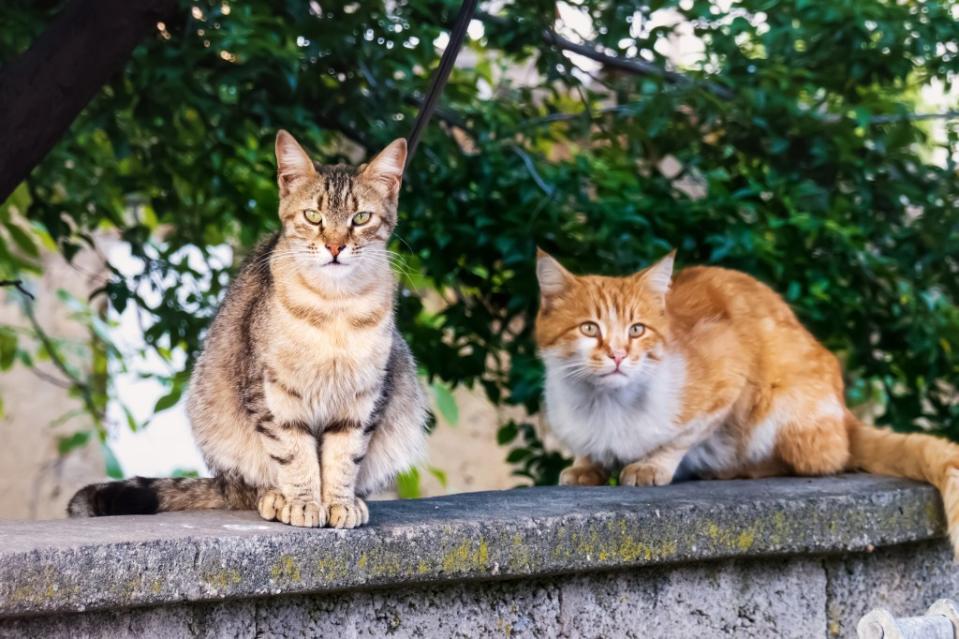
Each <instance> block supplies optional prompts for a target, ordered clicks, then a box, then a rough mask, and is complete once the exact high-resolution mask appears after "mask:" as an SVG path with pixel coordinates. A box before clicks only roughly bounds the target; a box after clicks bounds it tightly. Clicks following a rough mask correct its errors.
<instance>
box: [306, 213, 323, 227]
mask: <svg viewBox="0 0 959 639" xmlns="http://www.w3.org/2000/svg"><path fill="white" fill-rule="evenodd" d="M303 217H305V218H306V221H307V222H309V223H310V224H319V223H320V222H322V221H323V214H322V213H320V212H319V211H317V210H316V209H306V210H304V211H303Z"/></svg>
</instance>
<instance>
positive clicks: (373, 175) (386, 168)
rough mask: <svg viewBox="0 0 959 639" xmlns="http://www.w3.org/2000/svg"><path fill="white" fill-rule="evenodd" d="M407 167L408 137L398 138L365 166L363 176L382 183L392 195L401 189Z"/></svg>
mask: <svg viewBox="0 0 959 639" xmlns="http://www.w3.org/2000/svg"><path fill="white" fill-rule="evenodd" d="M405 167H406V139H405V138H397V139H396V140H393V141H392V142H390V143H389V144H388V145H387V146H386V148H385V149H383V150H382V151H380V152H379V153H377V154H376V157H375V158H373V159H372V160H370V162H369V164H367V165H366V166H365V167H363V176H364V177H366V178H367V179H369V180H372V181H373V182H375V183H378V184H380V185H382V186H383V187H384V188H385V189H386V192H387V193H388V194H389V195H390V196H391V197H392V196H395V195H396V194H397V193H399V191H400V185H401V184H402V183H403V169H404V168H405Z"/></svg>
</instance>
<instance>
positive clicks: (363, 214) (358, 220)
mask: <svg viewBox="0 0 959 639" xmlns="http://www.w3.org/2000/svg"><path fill="white" fill-rule="evenodd" d="M371 217H373V214H372V213H370V212H369V211H360V212H359V213H357V214H356V215H354V216H353V226H363V225H364V224H366V223H367V222H369V221H370V218H371Z"/></svg>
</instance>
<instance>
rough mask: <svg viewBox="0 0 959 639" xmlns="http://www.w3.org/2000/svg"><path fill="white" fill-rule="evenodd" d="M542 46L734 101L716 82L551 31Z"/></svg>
mask: <svg viewBox="0 0 959 639" xmlns="http://www.w3.org/2000/svg"><path fill="white" fill-rule="evenodd" d="M476 18H477V19H478V20H481V21H483V22H486V23H488V24H491V25H496V26H505V25H507V24H509V20H508V19H507V18H501V17H499V16H494V15H492V14H489V13H484V12H482V11H478V12H477V13H476ZM543 42H545V43H546V44H549V45H552V46H555V47H557V48H558V49H561V50H563V51H569V52H570V53H577V54H579V55H581V56H583V57H586V58H589V59H590V60H595V61H596V62H599V63H600V64H602V65H603V66H604V67H607V68H610V69H616V70H617V71H623V72H625V73H630V74H633V75H642V76H652V77H655V78H663V79H664V80H666V81H667V82H670V83H672V84H680V85H696V86H701V87H703V88H704V89H706V90H707V91H709V92H710V93H712V94H713V95H715V96H717V97H720V98H722V99H724V100H731V99H732V98H733V97H734V94H733V92H732V91H730V90H729V89H727V88H726V87H724V86H722V85H719V84H716V83H715V82H708V81H698V80H695V79H693V78H689V77H687V76H685V75H683V74H682V73H677V72H675V71H669V70H668V69H663V68H662V67H660V66H657V65H655V64H653V63H651V62H646V61H645V60H637V59H636V58H622V57H619V56H614V55H610V54H608V53H605V52H603V51H601V50H599V49H598V48H597V47H596V46H594V45H592V44H580V43H578V42H573V41H572V40H569V39H567V38H564V37H563V36H561V35H559V34H558V33H556V32H555V31H553V30H552V29H548V28H547V29H543Z"/></svg>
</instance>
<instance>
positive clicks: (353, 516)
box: [326, 497, 370, 528]
mask: <svg viewBox="0 0 959 639" xmlns="http://www.w3.org/2000/svg"><path fill="white" fill-rule="evenodd" d="M326 508H327V518H326V521H327V525H329V526H330V527H331V528H356V527H358V526H362V525H364V524H365V523H367V522H368V521H369V520H370V510H369V508H367V507H366V502H365V501H363V500H362V499H360V498H359V497H356V498H354V499H353V501H352V503H342V502H334V503H332V504H329V505H327V507H326Z"/></svg>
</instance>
